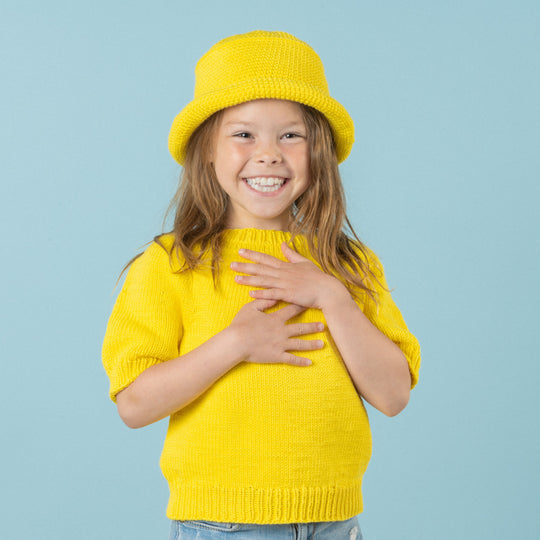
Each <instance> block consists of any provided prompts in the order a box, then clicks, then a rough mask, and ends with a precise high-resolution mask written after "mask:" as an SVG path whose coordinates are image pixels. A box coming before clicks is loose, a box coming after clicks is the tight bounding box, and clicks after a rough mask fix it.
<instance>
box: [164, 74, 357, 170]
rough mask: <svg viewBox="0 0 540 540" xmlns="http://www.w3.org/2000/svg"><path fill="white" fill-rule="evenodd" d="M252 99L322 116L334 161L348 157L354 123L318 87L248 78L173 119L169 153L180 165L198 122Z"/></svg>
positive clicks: (197, 101) (192, 104)
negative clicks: (298, 107)
mask: <svg viewBox="0 0 540 540" xmlns="http://www.w3.org/2000/svg"><path fill="white" fill-rule="evenodd" d="M255 99H284V100H289V101H295V102H298V103H303V104H304V105H308V106H310V107H313V108H314V109H317V110H318V111H320V112H321V113H323V114H324V115H325V116H326V118H327V119H328V121H329V122H330V126H331V127H332V132H333V136H334V139H335V142H336V153H337V159H338V162H339V163H341V162H343V161H344V160H345V159H346V158H347V157H348V155H349V153H350V151H351V148H352V145H353V143H354V124H353V121H352V119H351V117H350V116H349V114H348V112H347V111H346V109H345V108H344V107H343V106H342V105H341V104H340V103H339V102H337V101H336V100H335V99H333V98H332V97H330V96H329V95H327V94H325V93H323V92H321V90H320V89H319V88H315V87H312V86H309V85H308V84H305V83H302V82H299V81H290V80H280V79H276V78H272V79H262V78H261V79H250V80H247V81H246V80H243V81H241V83H239V84H236V85H231V86H228V87H226V88H220V89H219V90H217V91H216V92H211V93H208V94H205V95H203V96H200V97H198V98H196V99H194V100H193V101H191V102H190V103H189V104H188V105H186V107H185V108H184V109H183V110H182V111H181V112H180V113H179V114H178V115H177V116H176V118H175V119H174V121H173V124H172V127H171V131H170V134H169V151H170V152H171V154H172V156H173V157H174V159H175V160H176V161H177V162H178V163H180V164H181V165H183V164H184V160H185V157H186V146H187V143H188V140H189V138H190V137H191V135H192V134H193V132H194V131H195V129H197V127H198V126H199V125H201V123H202V122H204V121H205V120H206V119H207V118H209V117H210V116H212V114H214V113H215V112H217V111H219V110H221V109H225V108H227V107H232V106H234V105H239V104H240V103H245V102H246V101H253V100H255Z"/></svg>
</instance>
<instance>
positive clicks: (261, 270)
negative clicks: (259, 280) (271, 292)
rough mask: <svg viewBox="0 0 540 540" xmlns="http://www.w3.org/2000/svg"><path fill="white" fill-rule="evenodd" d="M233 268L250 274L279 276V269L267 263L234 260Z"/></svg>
mask: <svg viewBox="0 0 540 540" xmlns="http://www.w3.org/2000/svg"><path fill="white" fill-rule="evenodd" d="M231 268H232V269H233V270H234V271H235V272H240V273H242V274H248V275H250V276H277V269H276V268H275V267H273V266H268V265H267V264H259V263H242V262H232V263H231Z"/></svg>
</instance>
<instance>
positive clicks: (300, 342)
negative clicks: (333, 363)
mask: <svg viewBox="0 0 540 540" xmlns="http://www.w3.org/2000/svg"><path fill="white" fill-rule="evenodd" d="M276 304H277V301H275V300H254V301H253V302H250V303H249V304H246V305H245V306H243V307H242V308H241V309H240V311H239V312H238V313H237V314H236V316H235V318H234V319H233V321H232V323H231V324H230V326H229V329H230V330H233V331H235V332H236V335H237V343H238V344H239V347H240V350H239V353H240V357H241V359H242V360H243V361H245V362H253V363H257V364H278V363H282V364H291V365H293V366H309V365H311V360H309V359H308V358H303V357H301V356H297V355H295V354H292V353H291V352H290V351H314V350H316V349H321V348H322V347H323V345H324V343H323V341H322V340H320V339H314V340H307V339H299V338H298V336H304V335H307V334H315V333H317V332H322V331H323V330H324V324H323V323H320V322H318V323H297V324H293V323H291V324H287V321H288V320H289V319H292V318H293V317H296V315H299V314H300V313H302V311H304V310H305V308H303V307H301V306H296V305H294V304H289V305H287V306H285V307H283V308H281V309H278V310H277V311H275V312H273V313H265V310H266V309H269V308H271V307H272V306H274V305H276Z"/></svg>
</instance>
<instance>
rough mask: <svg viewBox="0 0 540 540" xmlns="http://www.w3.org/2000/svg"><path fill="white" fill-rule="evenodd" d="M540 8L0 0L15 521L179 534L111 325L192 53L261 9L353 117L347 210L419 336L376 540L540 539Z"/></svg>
mask: <svg viewBox="0 0 540 540" xmlns="http://www.w3.org/2000/svg"><path fill="white" fill-rule="evenodd" d="M539 28H540V4H539V3H538V2H537V1H536V0H531V1H523V0H521V1H520V0H517V1H514V2H509V1H508V2H503V1H493V0H485V1H481V0H469V1H459V0H458V1H454V2H446V1H432V0H425V1H418V0H411V1H408V2H405V1H386V2H367V1H352V0H350V1H330V0H328V1H324V0H317V1H316V0H295V1H294V2H291V1H283V0H274V1H273V2H264V1H260V2H237V1H233V0H231V1H229V2H223V1H209V0H204V1H201V2H193V1H190V2H183V1H158V0H156V1H154V2H149V1H129V2H128V1H120V0H119V1H116V2H105V1H103V0H95V1H93V2H73V1H69V2H68V1H54V0H51V1H49V2H39V1H37V0H36V1H24V0H9V1H7V0H2V2H1V4H0V45H1V53H0V74H1V75H0V77H1V84H0V111H1V116H0V180H1V194H0V195H1V210H2V211H1V212H0V220H1V226H2V242H1V244H0V256H1V266H0V273H1V280H0V294H1V302H0V305H1V313H2V322H1V326H0V328H1V344H0V345H1V371H0V384H1V386H2V388H1V392H0V399H1V406H2V423H1V446H0V456H1V460H0V464H1V471H0V478H1V480H0V486H1V487H0V497H1V498H0V508H1V514H2V518H1V519H0V537H1V538H2V539H6V540H19V539H26V538H37V539H40V540H53V539H54V540H63V539H66V540H67V539H71V538H77V539H79V540H104V539H105V540H107V539H120V540H122V539H126V540H127V539H130V540H139V539H140V540H143V539H149V538H153V539H159V538H162V539H165V538H168V527H169V524H168V522H167V520H166V517H165V506H166V502H167V496H168V490H167V485H166V483H165V481H164V479H163V477H162V476H161V473H160V471H159V467H158V459H159V454H160V451H161V447H162V442H163V438H164V435H165V430H166V422H160V423H158V424H157V425H154V426H151V427H148V428H145V429H142V430H135V431H132V430H129V429H128V428H127V427H125V426H124V425H123V424H122V423H121V421H120V419H119V418H118V416H117V413H116V408H115V406H114V405H113V404H112V403H111V402H110V401H109V400H108V397H107V390H108V381H107V378H106V376H105V373H104V371H103V368H102V365H101V359H100V349H101V342H102V339H103V334H104V331H105V325H106V322H107V318H108V316H109V314H110V311H111V308H112V305H113V302H114V299H115V294H116V292H117V291H116V292H115V291H114V285H115V281H116V279H117V277H118V274H119V272H120V270H121V269H122V267H123V265H124V264H125V263H126V262H127V261H128V260H129V259H130V258H131V257H132V256H133V255H135V254H136V253H138V252H139V250H140V249H141V247H142V246H143V245H144V244H145V243H146V242H148V241H150V240H151V239H152V237H153V236H154V235H155V234H158V233H160V232H161V231H162V219H163V215H164V211H165V209H166V207H167V205H168V202H169V199H170V198H171V196H172V194H173V192H174V190H175V187H176V183H177V178H178V174H179V166H178V165H177V164H176V163H175V162H174V161H173V160H172V158H171V157H170V155H169V154H168V150H167V136H168V131H169V127H170V124H171V122H172V120H173V118H174V116H175V115H176V114H177V113H178V112H179V111H180V110H181V109H182V108H183V106H184V105H185V104H187V103H188V101H190V99H191V97H192V92H193V81H194V79H193V69H194V66H195V63H196V61H197V60H198V58H199V57H200V56H201V55H202V54H204V52H206V50H207V49H208V48H209V47H210V46H211V45H212V44H214V43H215V42H216V41H218V40H219V39H221V38H224V37H226V36H229V35H232V34H236V33H241V32H246V31H250V30H254V29H265V30H283V31H287V32H291V33H293V34H295V35H296V36H297V37H299V38H301V39H303V40H305V41H307V42H308V43H310V44H311V45H312V46H313V48H314V49H315V50H316V51H317V52H318V53H319V55H320V56H321V58H322V60H323V62H324V64H325V67H326V74H327V78H328V80H329V84H330V89H331V92H332V94H333V96H334V97H335V98H336V99H338V100H339V101H340V102H341V103H342V104H343V105H344V106H345V107H346V108H347V109H348V111H349V112H350V114H351V116H352V117H353V119H354V121H355V125H356V143H355V146H354V148H353V152H352V154H351V156H350V158H349V159H348V160H347V161H346V162H345V164H344V165H343V166H342V174H343V178H344V183H345V188H346V191H347V195H348V210H349V214H350V217H351V220H352V222H353V223H354V225H355V227H356V228H357V231H358V232H359V234H360V236H361V237H362V238H363V240H364V241H365V242H366V243H367V244H368V245H370V246H371V247H372V248H373V249H374V250H375V251H376V252H377V253H378V254H379V256H380V257H381V259H382V261H383V263H384V265H385V268H386V272H387V277H388V281H389V284H390V286H391V287H392V288H393V289H394V298H395V300H396V302H397V304H398V305H399V306H400V308H401V310H402V312H403V314H404V316H405V318H406V320H407V322H408V324H409V327H410V328H411V330H412V331H413V332H414V333H415V334H416V335H417V336H418V338H419V340H420V342H421V344H422V352H423V363H422V368H421V373H420V383H419V385H418V386H417V388H416V389H415V390H414V392H413V394H412V397H411V402H410V404H409V406H408V407H407V409H406V410H405V411H404V412H403V413H402V414H400V415H399V416H397V417H396V418H391V419H389V418H386V417H384V416H383V415H382V414H380V413H378V412H377V411H375V410H373V409H371V408H370V409H369V414H370V418H371V423H372V429H373V436H374V454H373V459H372V461H371V464H370V467H369V469H368V472H367V474H366V476H365V483H364V498H365V511H364V513H363V514H362V516H361V526H362V529H363V532H364V536H365V538H366V540H389V539H397V540H401V539H403V540H451V539H452V540H453V539H474V540H482V539H497V538H501V539H502V538H516V539H520V540H525V539H534V538H538V530H539V529H540V519H539V516H540V513H539V512H538V508H539V496H538V486H539V485H540V471H539V459H538V456H539V455H540V439H539V422H538V394H539V393H538V381H539V380H540V370H539V355H538V336H539V331H538V322H539V317H538V312H537V309H538V303H539V300H540V296H539V293H538V279H539V275H540V272H539V262H540V246H539V240H538V238H539V232H540V231H539V219H538V201H539V199H540V190H539V181H540V163H539V161H540V160H539V149H540V137H539V131H540V130H539V126H540V109H539V99H538V96H540V62H539V56H540V55H539V54H538V53H539V50H540V43H539Z"/></svg>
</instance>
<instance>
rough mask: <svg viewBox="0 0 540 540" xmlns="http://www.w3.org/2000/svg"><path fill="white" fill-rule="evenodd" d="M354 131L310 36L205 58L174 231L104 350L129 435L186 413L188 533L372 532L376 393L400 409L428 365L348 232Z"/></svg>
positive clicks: (172, 478) (181, 481) (176, 425)
mask: <svg viewBox="0 0 540 540" xmlns="http://www.w3.org/2000/svg"><path fill="white" fill-rule="evenodd" d="M353 134H354V131H353V123H352V121H351V119H350V117H349V115H348V114H347V112H346V111H345V109H344V108H343V107H342V106H341V105H340V104H339V103H338V102H336V101H335V100H334V99H333V98H331V97H330V94H329V92H328V87H327V83H326V79H325V76H324V71H323V66H322V64H321V61H320V59H319V57H318V56H317V55H316V53H315V52H314V51H313V50H312V49H311V48H310V47H309V46H308V45H307V44H305V43H304V42H302V41H300V40H298V39H296V38H295V37H294V36H291V35H289V34H286V33H283V32H262V31H257V32H251V33H248V34H243V35H238V36H233V37H230V38H227V39H225V40H223V41H220V42H219V43H217V44H216V45H214V46H213V47H212V48H211V49H210V50H209V52H208V53H207V54H206V55H204V56H203V57H202V59H201V60H200V61H199V63H198V64H197V68H196V86H195V98H194V100H193V101H192V102H191V103H190V104H189V105H187V106H186V107H185V108H184V110H183V111H182V112H181V113H180V114H179V115H178V116H177V117H176V119H175V120H174V123H173V125H172V129H171V133H170V137H169V148H170V151H171V153H172V155H173V157H174V158H175V159H176V160H177V161H178V162H179V163H180V164H181V165H183V167H184V171H183V178H182V182H181V186H180V188H179V191H178V194H177V196H176V198H175V204H176V217H175V221H174V229H173V231H172V232H171V233H170V234H165V235H161V236H159V237H156V239H155V240H154V242H153V243H152V244H151V245H150V247H149V248H148V249H147V250H146V251H145V252H144V253H143V254H142V255H141V256H140V257H138V258H136V259H135V261H134V262H133V264H132V265H131V267H130V269H129V272H128V275H127V278H126V281H125V283H124V286H123V288H122V291H121V293H120V295H119V297H118V299H117V302H116V305H115V307H114V310H113V313H112V315H111V318H110V320H109V324H108V327H107V333H106V337H105V343H104V347H103V362H104V365H105V368H106V370H107V373H108V375H109V377H110V381H111V389H110V395H111V398H112V399H113V401H115V402H116V403H117V406H118V411H119V414H120V416H121V417H122V419H123V420H124V422H125V423H126V424H127V425H128V426H130V427H133V428H136V427H142V426H145V425H148V424H150V423H152V422H156V421H158V420H160V419H162V418H165V417H167V416H170V420H169V429H168V433H167V437H166V441H165V446H164V449H163V454H162V457H161V468H162V470H163V474H164V475H165V477H166V479H167V481H168V483H169V487H170V500H169V505H168V510H167V515H168V517H169V518H170V519H172V520H173V522H172V531H171V538H182V539H184V538H195V537H196V538H200V539H204V538H222V537H229V536H228V535H230V534H233V533H234V535H236V536H235V538H242V539H251V538H272V539H273V538H275V539H281V538H283V539H285V538H314V539H318V540H325V539H332V540H339V539H340V538H344V539H345V538H346V539H348V540H351V539H352V540H354V539H355V538H356V539H360V538H361V533H360V529H359V527H358V522H357V520H356V517H355V516H356V515H357V514H359V513H360V512H361V511H362V494H361V484H362V476H363V474H364V472H365V470H366V467H367V464H368V461H369V458H370V454H371V436H370V430H369V424H368V418H367V414H366V411H365V408H364V405H363V400H366V401H368V402H369V403H371V404H372V405H373V406H374V407H375V408H377V409H379V410H380V411H382V412H383V413H384V414H387V415H389V416H393V415H396V414H397V413H399V412H400V411H401V410H402V409H403V408H404V407H405V405H406V404H407V402H408V399H409V392H410V389H411V388H412V387H413V386H414V385H415V384H416V381H417V377H418V369H419V364H420V354H419V345H418V342H417V340H416V339H415V337H414V336H413V335H412V334H411V333H410V332H409V331H408V330H407V327H406V325H405V323H404V321H403V319H402V317H401V315H400V312H399V311H398V309H397V307H396V306H395V304H394V303H393V301H392V298H391V296H390V294H389V292H388V288H387V285H386V282H385V279H384V275H383V270H382V267H381V264H380V263H379V261H378V259H377V258H376V257H375V255H374V254H373V253H372V252H371V251H370V250H369V249H367V248H366V247H365V246H364V245H363V244H362V243H361V242H360V241H359V240H358V238H357V237H356V235H354V233H353V232H351V234H352V236H347V235H346V234H345V233H344V232H343V228H344V225H345V224H347V225H349V222H348V220H347V218H346V216H345V205H344V197H343V190H342V185H341V180H340V176H339V171H338V163H340V162H342V161H343V160H344V159H345V158H346V157H347V156H348V154H349V152H350V150H351V146H352V143H353ZM349 228H350V225H349ZM350 230H351V231H352V229H351V228H350Z"/></svg>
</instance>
